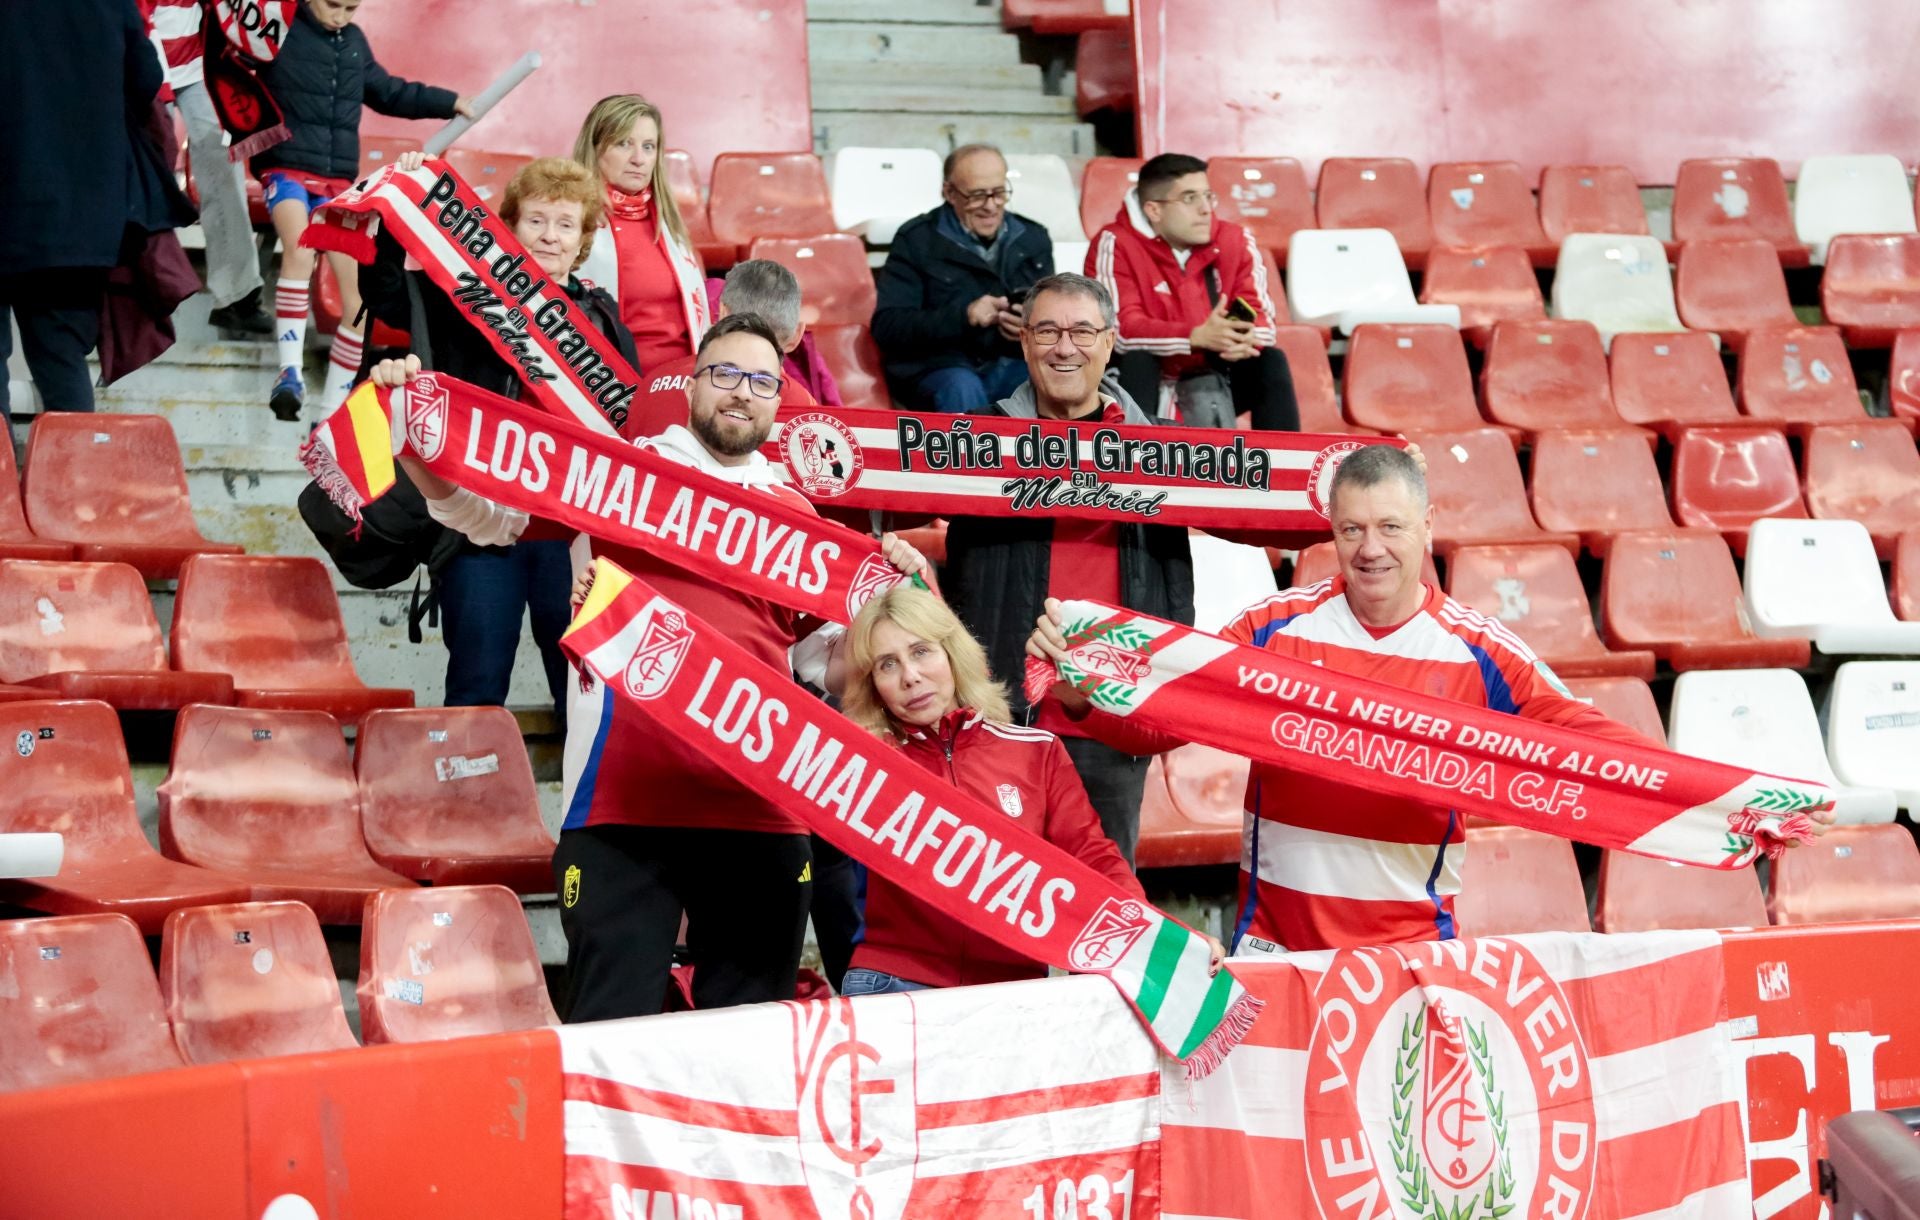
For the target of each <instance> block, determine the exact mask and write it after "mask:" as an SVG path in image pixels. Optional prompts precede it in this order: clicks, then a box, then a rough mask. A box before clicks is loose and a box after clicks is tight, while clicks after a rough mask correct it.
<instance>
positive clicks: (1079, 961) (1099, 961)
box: [1067, 898, 1153, 970]
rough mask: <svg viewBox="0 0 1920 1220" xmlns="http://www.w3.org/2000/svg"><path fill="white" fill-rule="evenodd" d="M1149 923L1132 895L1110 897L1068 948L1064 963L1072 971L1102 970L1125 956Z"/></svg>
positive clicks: (1150, 924)
mask: <svg viewBox="0 0 1920 1220" xmlns="http://www.w3.org/2000/svg"><path fill="white" fill-rule="evenodd" d="M1152 924H1153V919H1152V917H1151V916H1150V915H1149V914H1148V913H1147V908H1146V907H1145V906H1143V905H1141V904H1140V903H1138V902H1135V901H1134V900H1133V899H1131V898H1109V899H1107V900H1106V901H1105V902H1103V903H1101V904H1100V909H1099V910H1097V911H1095V912H1094V913H1093V918H1092V919H1089V920H1088V921H1087V926H1086V927H1084V928H1082V929H1080V935H1078V936H1076V937H1074V938H1073V944H1071V945H1069V946H1068V947H1067V965H1069V966H1072V967H1073V968H1074V969H1075V970H1105V969H1106V968H1108V967H1109V966H1111V965H1113V964H1114V963H1115V962H1117V961H1119V960H1120V959H1121V958H1123V957H1125V956H1126V955H1127V950H1129V949H1131V948H1133V945H1134V942H1135V941H1137V940H1139V939H1140V938H1141V937H1142V936H1144V935H1145V934H1146V931H1147V929H1148V928H1149V927H1151V926H1152Z"/></svg>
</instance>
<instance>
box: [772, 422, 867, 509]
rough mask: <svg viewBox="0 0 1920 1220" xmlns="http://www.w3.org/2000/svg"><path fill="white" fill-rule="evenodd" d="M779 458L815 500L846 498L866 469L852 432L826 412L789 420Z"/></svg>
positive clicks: (781, 442)
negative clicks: (781, 458) (784, 461)
mask: <svg viewBox="0 0 1920 1220" xmlns="http://www.w3.org/2000/svg"><path fill="white" fill-rule="evenodd" d="M780 454H781V456H782V457H784V458H785V459H786V462H787V472H788V473H789V474H791V475H792V476H793V481H794V482H796V483H798V484H799V485H800V490H801V491H803V492H805V493H806V494H807V496H808V497H809V498H810V499H814V500H831V499H833V498H834V497H835V496H843V495H845V494H846V493H847V489H848V488H850V487H852V486H853V485H854V484H855V483H857V482H859V481H860V472H861V471H862V470H864V469H866V465H867V462H866V458H864V457H862V456H861V454H860V442H859V441H858V440H857V439H856V438H855V437H854V435H853V429H852V428H849V427H848V426H847V425H846V424H845V423H844V422H842V421H841V420H839V419H837V418H835V417H834V416H831V415H828V414H827V413H826V412H824V411H809V412H807V413H806V414H805V415H796V416H794V417H793V418H792V419H790V420H788V421H787V422H786V425H785V427H783V428H782V429H781V431H780Z"/></svg>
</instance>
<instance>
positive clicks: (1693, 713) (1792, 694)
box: [1667, 669, 1894, 866]
mask: <svg viewBox="0 0 1920 1220" xmlns="http://www.w3.org/2000/svg"><path fill="white" fill-rule="evenodd" d="M1669 720H1670V721H1671V727H1670V728H1669V730H1668V734H1667V735H1668V737H1669V739H1670V740H1671V741H1672V743H1673V748H1674V749H1675V750H1677V751H1679V752H1680V753H1682V754H1691V755H1693V756H1694V757H1695V758H1705V759H1710V760H1712V761H1714V762H1722V763H1726V764H1727V765H1729V766H1733V767H1745V768H1750V769H1752V770H1754V771H1764V772H1766V773H1767V774H1769V775H1781V776H1785V777H1787V778H1788V779H1799V780H1807V781H1810V782H1812V783H1816V784H1825V785H1827V786H1828V787H1831V788H1832V789H1833V790H1834V815H1835V817H1836V818H1837V819H1838V820H1839V821H1841V822H1844V823H1857V822H1891V821H1893V811H1894V796H1893V792H1892V790H1891V789H1888V788H1855V787H1850V786H1847V785H1843V784H1841V782H1840V781H1839V779H1838V778H1837V777H1836V776H1835V775H1834V773H1833V764H1832V763H1830V762H1829V761H1827V742H1826V737H1825V735H1824V734H1822V733H1821V731H1820V716H1819V714H1818V713H1817V712H1815V711H1814V709H1813V699H1812V697H1811V696H1809V695H1808V694H1807V683H1806V680H1805V679H1803V678H1802V677H1801V676H1800V675H1799V674H1797V673H1795V672H1794V671H1793V670H1791V669H1723V670H1719V671H1716V672H1713V673H1706V672H1695V673H1685V674H1681V675H1680V676H1679V677H1678V678H1676V679H1675V680H1674V683H1673V710H1672V712H1671V714H1670V716H1669ZM1776 866H1777V862H1776Z"/></svg>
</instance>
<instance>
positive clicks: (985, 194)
mask: <svg viewBox="0 0 1920 1220" xmlns="http://www.w3.org/2000/svg"><path fill="white" fill-rule="evenodd" d="M945 179H946V182H945V185H944V186H943V187H942V194H943V195H944V196H945V198H946V202H945V203H943V204H941V205H940V206H939V207H937V208H935V209H934V210H933V211H931V212H928V213H927V214H926V215H924V216H916V217H914V218H913V219H912V220H910V221H908V222H907V223H906V224H904V225H901V226H900V231H899V232H898V233H896V234H895V235H894V239H893V246H892V248H891V249H889V250H888V252H887V264H886V266H884V267H882V268H881V269H880V281H879V302H878V305H877V306H876V308H875V309H874V311H873V339H874V342H875V344H877V345H878V346H879V348H880V354H881V356H882V357H884V359H885V361H886V372H887V381H888V383H889V385H890V388H891V389H892V391H893V395H894V397H895V398H896V399H898V400H899V401H900V402H902V403H904V404H906V405H908V406H910V407H913V408H916V409H921V410H925V409H932V410H936V411H971V410H973V409H974V408H976V407H981V406H985V405H986V404H987V403H990V402H996V401H998V400H999V399H1002V398H1005V397H1006V396H1007V395H1008V394H1011V393H1012V392H1013V390H1014V388H1015V387H1016V386H1018V385H1019V384H1020V383H1021V382H1023V381H1025V380H1026V379H1027V369H1026V364H1025V363H1024V361H1023V360H1022V359H1021V356H1020V324H1021V319H1022V316H1023V315H1022V309H1023V308H1024V304H1023V302H1024V299H1025V296H1026V292H1027V289H1029V288H1030V287H1032V286H1033V284H1034V283H1035V282H1036V281H1038V280H1040V279H1043V278H1044V277H1046V276H1049V275H1052V274H1053V239H1052V238H1051V237H1049V236H1048V235H1047V230H1046V226H1044V225H1041V224H1039V223H1037V222H1035V221H1032V220H1028V219H1027V218H1026V217H1024V216H1017V215H1015V214H1013V213H1012V212H1009V211H1008V210H1007V203H1008V200H1009V198H1010V197H1011V195H1012V190H1011V188H1009V187H1008V186H1007V162H1006V158H1004V157H1002V156H1001V155H1000V150H999V149H996V148H994V147H993V146H992V145H989V144H969V145H966V146H965V147H963V148H958V149H955V150H954V151H953V152H952V153H951V154H949V155H948V157H947V162H946V167H945Z"/></svg>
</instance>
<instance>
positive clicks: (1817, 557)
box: [1746, 520, 1920, 656]
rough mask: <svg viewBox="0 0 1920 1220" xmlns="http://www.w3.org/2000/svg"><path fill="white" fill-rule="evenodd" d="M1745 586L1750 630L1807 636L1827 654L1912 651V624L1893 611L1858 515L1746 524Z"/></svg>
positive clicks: (1917, 645) (1918, 638)
mask: <svg viewBox="0 0 1920 1220" xmlns="http://www.w3.org/2000/svg"><path fill="white" fill-rule="evenodd" d="M1746 590H1747V609H1748V611H1749V612H1750V613H1751V614H1752V616H1753V630H1754V632H1755V634H1757V635H1760V636H1763V637H1766V638H1768V639H1795V640H1805V639H1811V640H1812V641H1813V643H1814V646H1815V647H1816V648H1818V649H1819V650H1820V651H1821V652H1824V653H1828V654H1854V655H1862V654H1878V655H1896V656H1920V623H1903V622H1901V621H1899V620H1898V619H1896V618H1894V617H1893V607H1892V606H1891V605H1890V604H1889V603H1888V601H1887V586H1886V584H1885V583H1884V582H1883V580H1882V579H1881V576H1880V562H1879V560H1878V559H1876V558H1875V557H1874V554H1873V539H1872V538H1870V537H1868V536H1867V531H1866V527H1865V526H1863V525H1861V524H1860V523H1859V522H1858V521H1786V520H1768V521H1756V522H1754V523H1753V535H1752V537H1751V538H1750V539H1749V540H1748V542H1747V565H1746Z"/></svg>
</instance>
